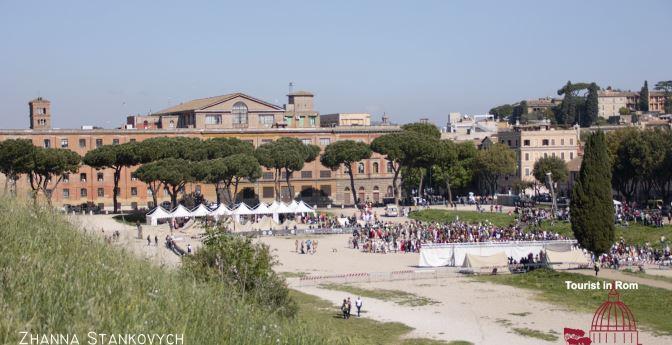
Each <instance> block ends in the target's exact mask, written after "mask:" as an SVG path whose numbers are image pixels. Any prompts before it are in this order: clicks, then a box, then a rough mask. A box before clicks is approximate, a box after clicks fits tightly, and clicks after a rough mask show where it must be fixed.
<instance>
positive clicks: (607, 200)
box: [570, 131, 615, 255]
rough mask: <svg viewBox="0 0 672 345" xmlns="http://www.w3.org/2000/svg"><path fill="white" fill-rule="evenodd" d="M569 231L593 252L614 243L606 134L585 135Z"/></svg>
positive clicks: (573, 191) (606, 248)
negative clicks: (583, 151) (586, 137)
mask: <svg viewBox="0 0 672 345" xmlns="http://www.w3.org/2000/svg"><path fill="white" fill-rule="evenodd" d="M570 216H571V221H572V232H574V237H576V239H577V241H578V242H579V244H580V245H581V246H582V247H583V248H586V249H587V250H590V251H592V252H593V253H595V254H596V255H599V254H602V253H605V252H607V251H608V250H609V248H610V247H611V245H612V244H613V243H614V237H615V233H614V231H615V230H614V205H613V201H612V197H611V166H610V164H609V152H608V151H607V143H606V139H605V135H604V133H603V132H602V131H597V132H596V133H594V134H591V135H590V136H589V137H588V140H587V142H586V147H585V153H584V155H583V163H582V164H581V170H580V171H579V177H578V179H577V181H576V184H575V185H574V189H573V190H572V201H571V203H570Z"/></svg>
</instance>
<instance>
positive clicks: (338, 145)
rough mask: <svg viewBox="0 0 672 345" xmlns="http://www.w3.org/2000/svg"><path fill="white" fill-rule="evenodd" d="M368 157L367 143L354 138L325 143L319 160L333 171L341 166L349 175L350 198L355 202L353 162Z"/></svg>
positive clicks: (369, 155)
mask: <svg viewBox="0 0 672 345" xmlns="http://www.w3.org/2000/svg"><path fill="white" fill-rule="evenodd" d="M370 157H371V148H370V147H369V145H367V144H365V143H362V142H358V141H354V140H339V141H337V142H334V143H331V144H329V145H327V147H326V148H325V149H324V153H323V154H322V157H321V158H320V162H321V163H322V165H324V166H325V167H327V168H329V169H331V170H333V171H336V170H338V168H340V167H341V166H343V168H344V169H345V173H346V174H348V176H350V191H351V192H352V200H353V201H354V202H355V203H356V202H357V190H356V189H355V177H354V171H353V164H355V163H357V162H359V161H361V160H363V159H368V158H370ZM362 201H364V200H362Z"/></svg>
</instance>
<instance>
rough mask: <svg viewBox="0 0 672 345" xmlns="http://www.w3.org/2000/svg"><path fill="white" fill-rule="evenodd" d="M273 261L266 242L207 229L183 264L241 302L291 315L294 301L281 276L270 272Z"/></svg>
mask: <svg viewBox="0 0 672 345" xmlns="http://www.w3.org/2000/svg"><path fill="white" fill-rule="evenodd" d="M276 263H277V262H276V260H275V259H274V258H273V256H272V255H271V253H270V250H269V248H268V246H267V245H265V244H262V243H253V242H252V240H251V239H250V238H247V237H241V236H235V235H231V234H228V233H224V232H219V231H215V230H211V231H209V234H208V236H207V238H206V239H205V240H204V245H203V247H202V248H201V249H199V250H198V251H197V252H196V254H195V255H193V256H189V257H186V258H185V260H184V261H183V267H184V269H185V273H187V274H191V275H192V277H193V278H195V279H197V280H201V281H206V282H208V281H217V282H219V283H220V284H225V286H226V288H228V289H230V290H233V291H235V292H237V293H238V294H239V295H240V296H241V297H242V298H243V300H245V301H252V302H255V303H256V304H258V305H260V306H262V307H263V308H266V309H268V310H269V311H274V312H277V313H279V314H281V315H283V316H294V315H295V314H296V311H297V306H296V303H295V302H294V301H293V300H292V299H291V298H290V296H289V289H288V288H287V285H286V284H285V280H284V278H282V277H280V276H278V275H277V274H276V273H275V272H274V271H273V269H272V268H273V266H274V265H275V264H276Z"/></svg>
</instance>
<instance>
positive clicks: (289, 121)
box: [285, 116, 292, 126]
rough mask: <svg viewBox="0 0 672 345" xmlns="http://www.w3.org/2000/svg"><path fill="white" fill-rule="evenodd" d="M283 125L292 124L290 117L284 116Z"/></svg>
mask: <svg viewBox="0 0 672 345" xmlns="http://www.w3.org/2000/svg"><path fill="white" fill-rule="evenodd" d="M285 123H286V124H287V125H288V126H289V125H291V124H292V117H291V116H285Z"/></svg>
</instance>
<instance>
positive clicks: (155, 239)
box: [154, 235, 159, 247]
mask: <svg viewBox="0 0 672 345" xmlns="http://www.w3.org/2000/svg"><path fill="white" fill-rule="evenodd" d="M154 246H155V247H158V246H159V237H158V236H156V235H155V236H154Z"/></svg>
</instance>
